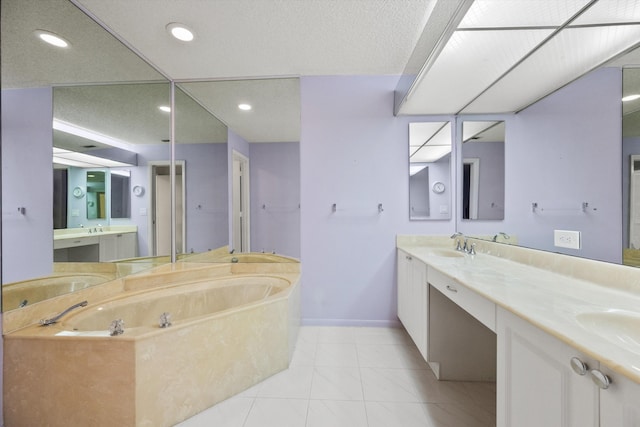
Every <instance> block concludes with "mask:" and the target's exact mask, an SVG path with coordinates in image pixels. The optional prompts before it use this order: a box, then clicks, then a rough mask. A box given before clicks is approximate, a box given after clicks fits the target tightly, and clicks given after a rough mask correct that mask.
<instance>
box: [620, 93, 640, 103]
mask: <svg viewBox="0 0 640 427" xmlns="http://www.w3.org/2000/svg"><path fill="white" fill-rule="evenodd" d="M636 99H640V94H637V93H636V94H633V95H627V96H625V97H624V98H622V102H629V101H635V100H636Z"/></svg>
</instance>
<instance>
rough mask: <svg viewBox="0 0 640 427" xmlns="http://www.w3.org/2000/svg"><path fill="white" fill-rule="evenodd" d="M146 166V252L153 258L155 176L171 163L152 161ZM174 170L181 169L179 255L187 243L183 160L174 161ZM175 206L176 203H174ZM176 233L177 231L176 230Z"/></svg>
mask: <svg viewBox="0 0 640 427" xmlns="http://www.w3.org/2000/svg"><path fill="white" fill-rule="evenodd" d="M147 165H148V170H149V172H148V186H147V188H148V189H149V201H148V204H147V212H148V213H149V215H148V219H147V250H148V254H149V256H155V246H156V245H155V241H156V227H155V224H154V220H155V217H156V200H155V197H156V196H155V194H156V179H155V178H156V175H158V173H157V172H158V167H167V166H168V167H171V161H169V160H154V161H150V162H148V163H147ZM175 165H176V168H180V169H181V175H182V227H181V230H179V231H180V232H181V233H182V248H178V249H180V250H181V251H180V253H185V251H186V247H187V242H186V240H187V239H186V236H187V235H186V227H187V225H186V224H187V222H186V205H185V200H186V182H187V179H186V173H187V170H186V162H185V161H184V160H176V161H175ZM176 170H177V169H176ZM176 205H178V203H177V202H176ZM176 232H178V230H176Z"/></svg>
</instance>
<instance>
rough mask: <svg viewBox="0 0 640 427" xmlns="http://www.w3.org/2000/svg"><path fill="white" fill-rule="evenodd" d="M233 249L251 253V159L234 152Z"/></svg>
mask: <svg viewBox="0 0 640 427" xmlns="http://www.w3.org/2000/svg"><path fill="white" fill-rule="evenodd" d="M232 180H233V191H232V196H231V198H232V204H233V215H232V221H231V222H232V224H233V227H232V229H233V248H232V249H235V250H236V251H237V252H249V250H250V249H249V245H250V242H249V224H250V221H249V209H250V207H249V194H250V193H249V191H250V189H249V159H248V158H247V157H245V156H243V155H242V154H240V153H238V152H237V151H235V150H234V151H233V178H232Z"/></svg>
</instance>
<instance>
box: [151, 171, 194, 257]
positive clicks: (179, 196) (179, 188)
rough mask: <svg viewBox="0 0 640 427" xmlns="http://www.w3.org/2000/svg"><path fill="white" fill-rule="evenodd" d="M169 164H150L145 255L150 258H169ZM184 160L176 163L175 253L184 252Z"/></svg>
mask: <svg viewBox="0 0 640 427" xmlns="http://www.w3.org/2000/svg"><path fill="white" fill-rule="evenodd" d="M170 171H171V165H170V163H169V162H166V161H159V162H151V163H150V173H151V177H150V180H149V183H150V185H149V187H150V188H151V200H150V203H151V209H150V210H151V216H150V220H149V221H150V223H149V243H148V246H149V253H150V254H151V255H153V256H169V255H171V175H170ZM184 185H185V164H184V161H176V182H175V192H176V253H184V252H185V247H186V242H185V238H184V236H185V212H184V195H185V191H184Z"/></svg>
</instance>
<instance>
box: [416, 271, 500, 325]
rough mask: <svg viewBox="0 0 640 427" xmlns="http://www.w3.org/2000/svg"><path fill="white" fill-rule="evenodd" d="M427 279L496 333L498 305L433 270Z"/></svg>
mask: <svg viewBox="0 0 640 427" xmlns="http://www.w3.org/2000/svg"><path fill="white" fill-rule="evenodd" d="M427 277H428V278H429V284H430V285H431V286H433V287H434V288H436V289H437V290H439V291H440V292H442V293H443V294H444V295H445V296H446V297H447V298H449V299H450V300H451V301H453V302H455V303H456V304H457V305H458V306H460V307H461V308H462V309H463V310H464V311H466V312H467V313H469V314H470V315H472V316H473V317H475V318H476V319H478V320H479V321H480V322H481V323H482V324H483V325H485V326H486V327H487V328H489V329H491V330H492V331H493V332H495V331H496V305H495V304H494V303H493V302H491V301H489V300H488V299H486V298H484V297H482V296H480V295H478V294H477V293H475V292H474V291H472V290H471V289H469V288H467V287H466V286H464V285H461V284H460V283H458V282H457V281H456V280H454V279H452V278H450V277H449V276H447V275H445V274H442V273H441V272H439V271H438V270H435V269H433V268H429V273H428V275H427Z"/></svg>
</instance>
